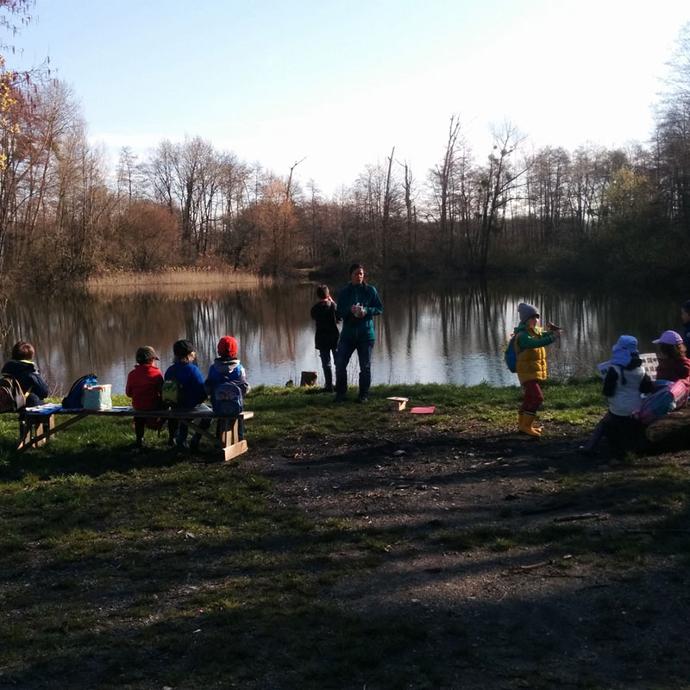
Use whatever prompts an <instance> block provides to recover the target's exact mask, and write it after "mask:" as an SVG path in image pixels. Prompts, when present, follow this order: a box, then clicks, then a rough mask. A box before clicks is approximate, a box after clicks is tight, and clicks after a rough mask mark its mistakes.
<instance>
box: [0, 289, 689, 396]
mask: <svg viewBox="0 0 690 690" xmlns="http://www.w3.org/2000/svg"><path fill="white" fill-rule="evenodd" d="M374 284H375V281H374ZM378 287H379V291H380V293H381V296H382V300H383V303H384V314H383V315H382V316H380V317H378V318H377V319H376V327H377V342H376V347H375V348H374V354H373V364H372V378H373V383H374V384H377V383H415V382H419V383H429V382H436V383H454V384H466V385H472V384H477V383H480V382H482V381H487V382H489V383H490V384H492V385H496V386H506V385H513V384H516V383H517V377H516V376H515V375H514V374H511V373H510V372H509V371H508V370H507V369H506V367H505V365H504V363H503V357H502V350H503V348H504V347H505V343H506V340H507V337H508V335H509V333H511V332H512V328H513V326H514V325H515V321H516V318H517V311H516V308H517V304H518V303H519V302H520V301H527V302H529V303H531V304H535V305H537V307H538V308H540V309H541V313H542V316H543V319H544V321H546V320H551V321H553V322H554V323H557V324H558V325H560V326H561V327H563V328H564V329H566V334H565V336H564V337H563V338H562V341H561V343H560V344H557V345H554V346H553V347H551V348H550V349H549V365H550V375H551V376H553V377H558V378H564V377H567V376H570V375H578V376H580V375H590V374H592V373H593V367H594V365H595V364H596V363H597V362H600V361H602V360H604V359H606V358H607V354H608V352H609V350H610V347H611V344H612V343H613V342H614V341H615V339H616V338H617V337H618V335H620V334H621V333H630V334H632V335H635V336H637V337H638V338H639V339H640V349H641V350H642V351H651V350H653V349H654V346H653V345H652V344H651V340H652V339H653V338H655V337H657V336H658V334H659V333H661V331H663V330H665V329H667V328H675V329H679V328H680V324H679V323H678V316H679V314H678V311H679V309H678V304H680V303H681V302H682V301H683V300H684V299H685V298H686V297H687V296H685V295H680V296H679V295H668V296H661V297H651V296H650V297H647V298H644V299H640V298H637V299H634V300H633V299H631V298H630V297H629V296H627V295H623V294H608V295H599V296H596V297H593V296H591V295H584V294H581V293H579V294H578V293H577V292H576V291H572V292H567V291H563V290H562V289H561V290H548V289H543V290H540V291H531V292H520V291H518V290H516V289H512V288H510V287H502V288H501V287H496V286H490V287H488V288H487V287H480V286H473V287H467V286H462V287H460V286H457V287H455V288H424V289H414V288H413V287H411V286H410V287H406V286H402V287H401V286H399V285H398V286H395V287H385V286H378ZM314 301H315V298H314V286H313V285H304V284H302V285H281V286H270V287H255V288H245V289H241V290H236V289H231V290H222V289H210V290H198V291H191V292H190V291H189V290H188V289H186V288H185V292H184V293H180V292H179V290H176V291H172V292H171V291H170V290H157V291H155V292H141V291H134V292H127V290H124V291H123V294H112V293H111V294H105V293H97V294H83V295H78V296H72V297H69V298H60V297H59V295H52V296H51V297H50V298H49V299H41V300H36V301H33V300H30V299H27V298H26V296H25V297H24V299H22V300H21V301H10V302H9V303H8V304H7V306H6V310H5V313H4V316H3V324H2V325H3V326H4V328H5V330H7V329H8V328H9V333H8V335H7V337H6V339H5V355H7V354H8V346H9V347H11V344H12V342H14V341H15V340H17V339H19V338H20V337H21V338H24V339H27V340H30V341H32V342H33V343H34V344H35V345H36V348H37V362H38V365H39V367H40V368H41V370H42V371H43V373H44V375H45V376H46V378H47V379H48V381H49V383H50V384H51V387H52V388H53V390H54V391H55V392H56V393H59V392H62V391H64V390H65V389H66V388H67V387H68V386H69V384H70V383H71V382H72V381H73V380H74V379H75V378H77V377H78V376H80V375H81V374H84V373H87V372H89V371H94V372H96V373H97V374H98V377H99V380H100V381H101V382H102V383H111V384H112V385H113V392H116V393H122V392H124V386H125V381H126V378H127V373H128V371H129V370H130V369H131V368H132V366H133V365H134V352H135V350H136V348H137V347H138V346H140V345H153V346H154V347H155V348H156V350H157V351H158V352H159V354H160V356H161V368H162V369H165V368H166V367H167V366H168V365H169V364H170V363H171V362H172V351H171V347H172V343H173V342H174V341H175V340H177V339H178V338H188V339H190V340H192V342H194V343H195V344H196V346H197V349H198V353H199V365H200V366H201V368H202V370H203V372H204V374H205V373H206V372H207V370H208V366H209V364H210V362H211V360H212V358H213V356H214V353H215V345H216V342H217V340H218V338H219V337H220V336H222V335H226V334H229V335H234V336H235V337H237V338H238V340H239V343H240V357H241V359H242V361H243V362H244V364H245V366H246V368H247V371H248V375H249V380H250V382H251V383H252V385H258V384H267V385H284V384H285V383H286V382H287V381H288V380H295V381H296V382H299V374H300V372H301V371H303V370H311V371H319V380H320V381H321V378H322V377H321V372H320V365H319V358H318V353H317V352H316V350H315V349H314V332H313V324H312V322H311V319H310V316H309V309H310V307H311V305H312V304H313V303H314ZM356 372H357V367H356V355H355V356H354V357H353V360H352V363H351V365H350V379H351V380H352V381H356Z"/></svg>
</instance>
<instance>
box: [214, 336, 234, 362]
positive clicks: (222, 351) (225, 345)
mask: <svg viewBox="0 0 690 690" xmlns="http://www.w3.org/2000/svg"><path fill="white" fill-rule="evenodd" d="M218 356H219V357H227V358H229V359H237V340H235V338H233V337H232V336H231V335H224V336H223V337H222V338H221V339H220V340H219V341H218Z"/></svg>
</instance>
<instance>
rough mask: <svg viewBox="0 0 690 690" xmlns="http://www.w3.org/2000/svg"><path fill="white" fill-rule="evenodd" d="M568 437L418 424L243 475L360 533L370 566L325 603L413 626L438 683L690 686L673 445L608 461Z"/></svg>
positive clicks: (264, 461)
mask: <svg viewBox="0 0 690 690" xmlns="http://www.w3.org/2000/svg"><path fill="white" fill-rule="evenodd" d="M571 434H572V430H570V429H568V428H565V427H564V428H563V429H559V428H558V427H557V426H555V425H553V426H552V427H551V428H550V429H549V435H548V436H546V437H544V438H542V439H540V440H538V441H534V440H532V439H527V438H526V437H522V436H518V435H515V434H512V433H505V434H497V435H493V436H479V435H477V436H475V437H472V436H470V435H464V434H461V433H457V434H456V433H447V432H446V433H443V432H442V433H439V432H438V431H435V430H433V429H430V428H420V429H418V430H417V431H415V432H412V433H411V434H410V433H409V432H408V433H407V434H406V435H400V436H399V437H395V436H388V435H387V436H386V438H382V437H376V436H374V435H371V436H370V437H368V438H359V439H358V440H357V441H356V442H354V443H340V442H338V441H333V440H331V441H329V440H327V439H323V440H321V441H316V442H315V441H308V442H305V443H302V444H295V445H291V446H289V447H283V448H281V449H280V450H274V451H270V452H266V453H263V452H262V453H258V452H257V453H249V454H248V456H246V457H247V461H246V464H247V465H248V466H249V467H250V469H252V470H254V471H257V472H259V473H261V474H264V475H265V476H268V477H270V478H271V479H272V480H274V486H275V494H274V495H273V496H272V500H273V501H275V502H276V503H277V504H278V505H282V506H296V507H299V508H300V509H301V510H302V511H304V512H305V513H306V514H308V515H309V516H311V517H312V518H313V519H314V520H316V521H324V520H327V519H328V518H332V519H334V520H336V521H337V524H338V525H342V526H343V528H344V529H348V530H354V531H361V532H362V533H363V534H364V535H365V538H366V539H368V540H370V543H372V544H373V548H374V549H375V550H376V551H377V553H378V554H379V556H378V560H377V563H376V564H375V565H374V566H373V567H362V568H361V569H355V570H354V572H353V574H351V575H349V576H348V577H346V578H343V579H341V580H340V581H339V582H338V583H336V584H335V585H334V586H333V587H331V588H330V589H329V590H328V591H327V592H325V593H324V596H327V597H329V599H330V600H331V601H335V602H337V604H338V605H339V606H341V607H342V608H343V609H344V610H350V611H356V612H357V613H360V614H364V615H366V616H372V617H377V616H382V615H386V614H388V613H396V614H401V613H402V614H403V615H404V617H405V619H406V620H408V621H411V622H414V624H415V625H418V626H420V628H422V629H423V630H424V631H425V637H424V640H425V641H424V642H422V643H420V644H423V645H425V646H426V648H427V650H426V651H427V653H429V654H433V655H434V656H435V658H436V659H438V663H439V664H444V665H445V666H446V670H445V671H444V672H443V674H442V678H443V687H464V688H473V687H477V688H480V687H500V688H503V687H505V688H512V687H577V688H590V687H610V688H652V687H654V688H678V687H690V661H689V660H688V654H687V635H688V630H689V629H690V627H689V626H690V589H689V588H688V584H690V576H689V574H688V565H689V564H690V561H689V560H688V547H689V545H690V540H689V539H688V532H690V520H689V519H688V512H687V494H686V493H685V490H686V489H687V483H685V482H687V476H686V478H685V481H683V480H682V478H683V476H684V474H685V475H687V473H688V468H689V467H690V452H685V453H677V454H666V455H660V456H655V457H646V458H638V459H635V460H631V461H630V462H625V463H615V462H609V461H608V460H606V459H605V458H599V459H589V458H583V457H581V456H579V455H578V454H577V453H576V452H575V449H576V447H577V443H576V440H575V439H573V438H572V437H571ZM669 468H672V469H673V470H674V471H675V472H676V475H674V476H670V475H668V471H669ZM676 476H677V477H680V479H674V477H676ZM669 477H670V479H669ZM335 548H336V551H334V553H332V554H331V557H332V558H333V559H335V560H337V559H338V558H343V559H347V558H348V556H349V554H347V553H338V552H337V546H336V547H335ZM412 651H415V652H416V651H417V650H412ZM410 687H415V679H414V678H411V679H410Z"/></svg>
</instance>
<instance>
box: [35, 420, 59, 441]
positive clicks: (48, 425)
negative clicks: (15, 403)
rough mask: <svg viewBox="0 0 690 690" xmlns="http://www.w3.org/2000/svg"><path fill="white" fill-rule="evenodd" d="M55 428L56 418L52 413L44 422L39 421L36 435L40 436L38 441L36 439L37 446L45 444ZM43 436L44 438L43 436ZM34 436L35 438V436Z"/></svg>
mask: <svg viewBox="0 0 690 690" xmlns="http://www.w3.org/2000/svg"><path fill="white" fill-rule="evenodd" d="M54 428H55V418H54V417H53V415H52V414H51V415H50V416H49V417H48V418H47V419H44V420H43V421H42V422H39V423H38V424H37V425H36V427H35V431H36V436H35V437H38V441H36V442H35V443H36V447H37V448H38V447H39V446H44V445H45V444H46V443H48V441H50V434H51V433H52V431H53V429H54ZM41 436H42V437H43V438H41ZM35 437H34V438H35Z"/></svg>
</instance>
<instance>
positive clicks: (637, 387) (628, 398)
mask: <svg viewBox="0 0 690 690" xmlns="http://www.w3.org/2000/svg"><path fill="white" fill-rule="evenodd" d="M653 390H654V384H653V383H652V380H651V379H650V378H649V375H648V374H647V373H646V372H645V369H644V367H643V366H642V364H641V362H640V359H639V358H638V357H635V358H633V359H632V360H631V362H630V364H628V366H627V367H621V366H618V365H617V364H612V365H611V366H610V367H609V368H608V371H607V372H606V376H605V377H604V390H603V393H604V395H605V396H606V397H607V398H608V399H609V412H610V413H611V414H615V415H617V416H619V417H629V416H630V415H631V414H632V413H633V412H635V411H636V410H637V409H639V407H640V405H641V404H642V398H641V397H640V394H641V393H645V394H646V393H651V392H652V391H653Z"/></svg>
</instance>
